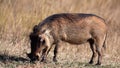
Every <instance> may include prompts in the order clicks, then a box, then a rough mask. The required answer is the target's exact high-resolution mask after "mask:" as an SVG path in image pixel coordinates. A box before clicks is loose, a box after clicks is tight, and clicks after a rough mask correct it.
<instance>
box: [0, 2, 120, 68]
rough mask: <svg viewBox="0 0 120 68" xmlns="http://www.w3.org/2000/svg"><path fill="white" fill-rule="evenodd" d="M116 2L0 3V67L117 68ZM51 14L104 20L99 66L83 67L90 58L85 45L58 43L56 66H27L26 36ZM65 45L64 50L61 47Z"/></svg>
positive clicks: (119, 22) (118, 23)
mask: <svg viewBox="0 0 120 68" xmlns="http://www.w3.org/2000/svg"><path fill="white" fill-rule="evenodd" d="M119 3H120V0H0V68H119V67H120V19H119V16H120V12H119V11H120V8H119V7H120V4H119ZM55 13H92V14H96V15H98V16H100V17H102V18H104V19H105V20H106V23H107V26H108V36H107V42H106V44H107V49H106V52H105V56H104V58H103V65H102V66H95V65H89V64H87V63H88V61H89V60H90V57H91V50H90V47H89V45H88V43H86V44H83V45H79V46H78V45H75V46H74V45H70V44H68V43H61V45H62V46H61V50H60V53H59V56H58V60H59V62H58V63H53V62H52V56H53V50H51V52H50V54H49V55H48V62H47V63H46V64H44V63H40V62H37V63H36V64H34V63H30V62H29V59H28V58H27V57H26V52H30V44H29V42H30V41H29V37H28V36H29V33H30V32H31V30H32V27H33V26H34V25H35V24H38V23H39V22H40V21H42V20H43V19H45V18H46V17H48V16H49V15H52V14H55ZM64 45H66V47H64Z"/></svg>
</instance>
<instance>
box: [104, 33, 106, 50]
mask: <svg viewBox="0 0 120 68" xmlns="http://www.w3.org/2000/svg"><path fill="white" fill-rule="evenodd" d="M106 38H107V33H106V36H105V40H104V43H103V48H104V50H106Z"/></svg>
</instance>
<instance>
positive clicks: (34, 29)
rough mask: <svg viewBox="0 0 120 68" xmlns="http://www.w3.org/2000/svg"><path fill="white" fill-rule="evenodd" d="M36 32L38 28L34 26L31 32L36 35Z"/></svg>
mask: <svg viewBox="0 0 120 68" xmlns="http://www.w3.org/2000/svg"><path fill="white" fill-rule="evenodd" d="M37 31H38V26H37V25H35V26H34V27H33V32H34V33H36V32H37Z"/></svg>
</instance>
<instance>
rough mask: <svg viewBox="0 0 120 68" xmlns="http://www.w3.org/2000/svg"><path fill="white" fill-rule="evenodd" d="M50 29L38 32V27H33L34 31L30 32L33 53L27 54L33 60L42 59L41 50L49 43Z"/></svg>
mask: <svg viewBox="0 0 120 68" xmlns="http://www.w3.org/2000/svg"><path fill="white" fill-rule="evenodd" d="M49 32H50V31H43V32H42V33H38V32H37V30H36V27H34V29H33V33H31V34H30V36H29V37H30V41H31V42H30V45H31V53H29V54H27V56H28V57H29V58H30V60H31V61H36V60H39V59H40V52H41V50H43V49H45V48H46V47H47V46H48V45H47V44H48V43H47V42H49V40H48V33H49Z"/></svg>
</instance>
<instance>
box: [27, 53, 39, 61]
mask: <svg viewBox="0 0 120 68" xmlns="http://www.w3.org/2000/svg"><path fill="white" fill-rule="evenodd" d="M27 56H28V57H29V58H30V61H38V60H39V56H38V55H36V56H35V55H33V54H31V53H29V54H27Z"/></svg>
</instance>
